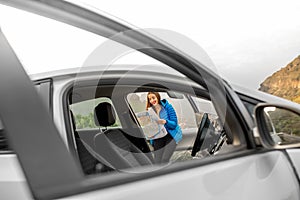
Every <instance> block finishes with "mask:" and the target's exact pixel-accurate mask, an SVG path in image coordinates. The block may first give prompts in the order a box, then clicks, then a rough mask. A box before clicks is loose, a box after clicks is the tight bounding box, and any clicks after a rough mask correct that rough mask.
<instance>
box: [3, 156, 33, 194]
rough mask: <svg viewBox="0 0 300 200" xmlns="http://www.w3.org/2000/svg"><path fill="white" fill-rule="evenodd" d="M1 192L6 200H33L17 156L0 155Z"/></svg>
mask: <svg viewBox="0 0 300 200" xmlns="http://www.w3.org/2000/svg"><path fill="white" fill-rule="evenodd" d="M0 177H1V179H0V188H1V189H0V191H1V197H2V198H4V199H32V195H31V191H30V189H29V188H28V183H27V181H26V178H25V176H24V173H23V170H22V168H21V166H20V163H19V161H18V159H17V157H16V155H15V154H12V153H11V154H10V153H8V154H1V155H0Z"/></svg>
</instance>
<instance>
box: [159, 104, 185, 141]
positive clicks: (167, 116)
mask: <svg viewBox="0 0 300 200" xmlns="http://www.w3.org/2000/svg"><path fill="white" fill-rule="evenodd" d="M160 103H161V105H162V109H161V110H160V112H159V117H160V118H161V119H164V120H166V124H165V125H164V126H165V128H166V130H167V131H168V133H169V134H170V135H171V136H172V137H173V138H174V140H175V142H176V143H177V144H178V142H179V141H180V140H182V131H181V128H180V126H179V125H178V120H177V115H176V112H175V110H174V108H173V106H172V105H171V104H169V102H168V101H167V100H166V99H163V100H161V101H160Z"/></svg>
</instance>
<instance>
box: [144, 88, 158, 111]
mask: <svg viewBox="0 0 300 200" xmlns="http://www.w3.org/2000/svg"><path fill="white" fill-rule="evenodd" d="M149 94H154V95H155V96H156V98H157V101H158V103H159V104H160V94H159V93H158V92H148V94H147V104H146V110H148V108H149V107H151V106H152V105H151V103H150V100H149V97H148V96H149Z"/></svg>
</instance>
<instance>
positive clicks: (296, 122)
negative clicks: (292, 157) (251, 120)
mask: <svg viewBox="0 0 300 200" xmlns="http://www.w3.org/2000/svg"><path fill="white" fill-rule="evenodd" d="M254 113H255V121H256V125H257V130H258V133H259V135H260V139H261V143H262V144H263V146H264V147H266V148H277V149H283V148H291V147H300V107H299V108H295V107H288V106H286V105H278V104H258V105H257V106H256V107H255V111H254Z"/></svg>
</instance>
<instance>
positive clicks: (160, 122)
mask: <svg viewBox="0 0 300 200" xmlns="http://www.w3.org/2000/svg"><path fill="white" fill-rule="evenodd" d="M157 123H159V124H166V123H167V121H166V120H164V119H159V120H157Z"/></svg>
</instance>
